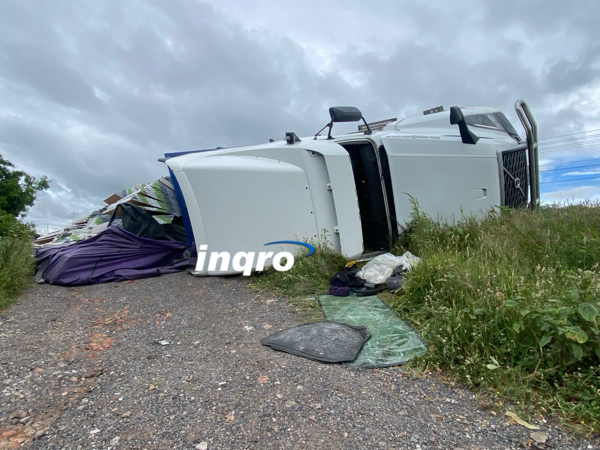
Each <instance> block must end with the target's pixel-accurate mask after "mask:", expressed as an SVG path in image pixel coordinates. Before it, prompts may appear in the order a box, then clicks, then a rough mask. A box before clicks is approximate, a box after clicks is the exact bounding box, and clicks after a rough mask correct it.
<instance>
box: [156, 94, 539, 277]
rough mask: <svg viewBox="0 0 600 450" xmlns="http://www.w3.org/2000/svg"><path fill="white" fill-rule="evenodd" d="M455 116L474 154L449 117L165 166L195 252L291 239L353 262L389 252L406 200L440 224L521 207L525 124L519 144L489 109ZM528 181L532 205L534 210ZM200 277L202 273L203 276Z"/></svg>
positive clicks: (207, 154) (206, 154)
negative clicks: (459, 117) (465, 129)
mask: <svg viewBox="0 0 600 450" xmlns="http://www.w3.org/2000/svg"><path fill="white" fill-rule="evenodd" d="M523 105H524V107H525V109H523V108H520V109H521V111H523V114H525V113H527V114H528V115H527V116H526V119H529V118H531V117H530V116H531V114H530V113H529V110H528V108H527V106H526V105H525V104H524V102H523ZM453 108H455V107H453ZM332 109H333V108H332ZM517 111H518V112H519V107H517ZM460 112H462V114H463V115H464V119H465V121H466V123H467V124H468V125H469V126H470V130H471V132H472V133H474V134H475V135H476V136H477V137H478V138H479V139H478V140H477V142H476V143H475V144H470V143H464V142H463V139H462V138H461V132H459V128H458V127H457V125H452V124H451V123H450V120H449V112H448V111H441V112H436V113H431V114H427V115H423V116H420V117H416V118H411V119H405V120H399V121H394V122H391V123H388V124H386V125H385V126H383V127H381V129H380V130H379V131H374V132H373V133H372V134H367V133H364V134H363V133H352V134H346V135H342V136H336V137H333V138H331V139H328V138H327V137H325V136H317V137H316V139H315V138H314V137H312V136H311V137H307V138H301V139H298V138H297V137H296V136H295V135H294V134H293V133H288V135H289V136H286V139H285V140H281V141H276V142H271V143H267V144H261V145H254V146H247V147H238V148H227V149H216V150H211V151H203V152H198V153H190V154H185V155H182V156H177V157H173V158H169V159H167V160H166V163H167V165H168V166H169V168H170V169H171V171H172V173H173V174H174V175H175V178H176V180H177V183H178V184H179V186H180V189H181V192H182V194H183V198H184V199H185V204H186V207H187V211H188V214H189V218H190V222H191V227H192V229H193V236H194V240H195V242H196V246H197V247H199V246H201V245H206V246H207V251H208V252H229V253H230V254H232V255H233V254H235V253H237V252H257V253H258V252H261V251H265V250H266V249H267V248H266V247H264V245H265V244H266V243H268V242H272V241H282V240H296V241H304V242H313V243H323V242H325V243H326V244H327V245H328V246H329V247H331V248H332V249H334V250H335V251H337V252H340V253H341V254H343V255H344V256H346V257H347V258H357V257H359V256H360V255H361V254H363V253H364V252H367V251H378V250H385V249H387V248H388V247H389V244H390V241H391V240H393V238H394V237H396V236H397V234H398V232H399V228H400V226H401V225H403V224H404V223H405V222H406V221H407V220H408V219H409V218H410V213H411V208H412V206H411V197H412V198H414V199H416V200H417V201H418V204H419V207H420V208H421V209H422V210H423V211H424V212H426V213H427V214H429V215H430V216H432V217H434V218H437V217H439V218H442V219H445V220H452V219H455V218H459V217H460V216H461V214H465V215H469V214H474V215H476V216H483V215H484V214H486V213H487V212H488V211H489V210H490V209H491V208H492V207H495V206H500V205H507V206H513V207H521V206H525V205H527V204H528V184H529V178H530V177H531V176H536V173H537V172H535V173H534V172H531V171H532V170H534V169H536V167H537V153H532V149H533V150H535V148H534V147H536V146H537V142H535V141H536V140H537V138H535V136H529V134H530V131H531V129H532V128H533V132H535V122H534V121H533V118H531V122H532V123H533V124H532V125H531V126H530V127H529V128H528V126H527V123H526V122H524V125H525V126H526V130H527V133H528V139H527V142H525V141H522V140H521V139H520V138H519V137H518V136H517V135H516V132H515V131H514V128H512V126H511V125H510V123H509V122H508V120H507V119H506V118H505V117H504V115H503V114H502V113H501V112H500V111H498V110H496V109H493V108H481V107H478V108H461V109H460ZM359 114H360V112H359ZM332 117H333V115H332ZM519 117H520V118H521V120H522V121H523V120H524V119H523V117H524V116H523V115H522V114H521V113H519ZM333 121H334V120H333V119H332V123H330V124H329V126H332V124H333ZM507 123H508V125H506V124H507ZM330 131H331V130H330ZM530 138H531V139H530ZM534 138H535V139H534ZM530 140H531V141H532V143H531V145H528V144H530V142H529V141H530ZM533 144H535V146H534V145H533ZM528 147H529V148H528ZM534 159H535V160H536V161H535V164H533V165H530V164H529V161H530V160H531V161H533V160H534ZM535 181H536V180H534V183H533V184H532V194H533V195H532V196H531V198H532V199H533V200H532V204H535V203H536V202H537V201H538V199H537V192H534V191H533V187H534V185H535V184H536V183H535ZM271 250H274V251H277V250H285V251H290V252H294V251H296V250H297V247H295V246H293V245H288V244H282V245H280V246H279V247H278V248H273V249H271ZM236 272H238V271H235V270H234V269H232V268H229V269H227V270H216V271H212V272H211V273H210V275H223V274H230V273H236ZM198 274H199V275H208V274H209V273H208V271H207V269H206V268H204V269H203V271H200V273H198Z"/></svg>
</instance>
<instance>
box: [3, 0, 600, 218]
mask: <svg viewBox="0 0 600 450" xmlns="http://www.w3.org/2000/svg"><path fill="white" fill-rule="evenodd" d="M598 17H600V2H598V1H597V0H577V1H576V2H565V1H562V0H561V1H558V0H545V1H536V0H520V1H516V0H504V1H503V2H489V1H485V0H457V1H452V2H450V1H445V0H429V1H427V2H416V1H403V0H389V1H383V0H382V1H370V2H365V1H360V2H358V1H354V0H345V1H343V2H342V1H335V0H334V1H327V0H320V1H315V0H303V1H302V2H291V1H274V0H266V1H258V0H221V1H216V0H215V1H213V0H209V1H194V0H169V1H163V0H154V1H153V0H148V1H142V0H128V1H126V2H114V1H107V0H89V1H88V0H78V1H76V2H74V1H60V0H53V1H52V2H42V1H33V0H32V1H26V0H14V1H11V0H3V1H0V154H2V155H3V157H4V158H6V159H8V160H10V161H12V162H13V163H15V164H17V165H18V168H19V169H22V170H25V171H26V172H28V173H31V174H32V175H36V176H40V175H47V176H48V177H49V178H50V179H51V180H52V187H51V189H50V190H49V191H48V192H45V193H41V194H39V196H38V201H37V204H36V205H35V206H34V207H33V208H32V209H31V210H30V212H29V215H28V219H29V220H33V221H35V222H36V223H37V224H38V227H39V228H45V227H46V225H49V226H50V228H52V227H53V226H54V227H56V226H60V225H67V224H68V223H69V222H70V220H71V218H72V213H77V214H80V213H85V212H87V211H90V210H93V209H96V208H98V207H100V206H101V205H102V204H103V203H102V199H103V198H105V197H107V196H108V195H110V194H111V193H113V192H115V191H118V190H120V189H122V188H124V187H127V186H131V185H133V184H135V183H138V182H142V181H152V180H154V179H156V178H158V177H160V176H163V175H166V174H167V170H166V166H165V165H164V164H161V163H159V162H158V161H157V159H158V158H160V157H161V156H163V154H164V153H165V152H172V151H181V150H190V149H200V148H214V147H217V146H235V145H246V144H256V143H262V142H267V141H268V139H269V138H277V139H279V138H282V137H283V134H284V132H285V131H295V132H296V134H298V135H300V136H302V135H308V134H311V133H313V134H314V133H315V132H316V131H317V130H318V129H319V128H321V127H322V126H323V125H324V124H325V123H327V121H328V119H329V117H328V113H327V108H328V107H329V106H334V105H354V106H357V107H359V108H360V109H361V110H362V112H363V114H364V116H365V117H366V118H367V119H368V120H379V119H385V118H389V117H399V118H401V117H410V116H412V115H418V114H421V111H423V110H424V109H428V108H430V107H434V106H437V105H444V106H445V107H446V108H448V107H450V106H452V105H461V106H493V107H497V108H499V109H501V110H503V111H504V112H505V113H506V115H507V116H508V117H509V119H510V120H511V121H512V122H513V124H514V125H515V127H516V128H517V130H518V131H519V132H520V133H521V135H522V136H523V135H524V133H523V132H522V128H521V126H520V122H519V121H518V119H517V117H516V114H515V113H514V109H513V104H514V102H515V100H517V99H519V98H522V99H524V100H526V101H527V102H528V104H529V106H530V108H531V109H532V111H533V113H534V115H535V117H536V120H537V122H538V127H539V138H540V151H541V154H540V164H541V170H542V171H543V172H542V179H541V182H542V184H541V188H542V193H543V198H544V199H546V200H547V201H551V200H560V199H585V198H589V199H600V147H599V146H598V145H597V143H598V142H600V27H598V26H597V25H598V24H597V20H598ZM594 24H595V25H594Z"/></svg>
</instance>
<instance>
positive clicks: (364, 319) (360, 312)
mask: <svg viewBox="0 0 600 450" xmlns="http://www.w3.org/2000/svg"><path fill="white" fill-rule="evenodd" d="M319 305H320V306H321V309H322V310H323V314H324V315H325V318H326V319H327V320H331V321H336V322H343V323H347V324H350V325H356V326H364V327H366V328H367V330H368V331H369V333H371V339H369V340H368V341H367V342H366V343H365V345H364V346H363V348H362V350H361V352H360V353H359V354H358V357H357V358H356V359H355V360H354V361H353V362H349V363H345V364H348V365H350V366H354V367H363V368H375V367H388V366H396V365H399V364H404V363H405V362H407V361H408V360H410V359H412V358H414V357H416V356H422V355H424V354H425V353H426V351H427V349H426V346H425V343H424V342H423V340H422V339H421V337H420V336H419V335H418V334H417V333H416V332H415V331H414V330H413V329H412V328H411V327H410V326H409V325H408V324H407V323H406V322H404V321H403V320H401V319H400V318H399V317H398V316H397V315H396V313H395V312H394V311H392V310H391V309H390V308H389V307H388V306H387V305H386V304H385V303H383V302H382V301H381V299H380V298H379V297H378V296H376V295H373V296H369V297H357V296H355V295H353V294H350V296H348V297H335V296H333V295H320V296H319Z"/></svg>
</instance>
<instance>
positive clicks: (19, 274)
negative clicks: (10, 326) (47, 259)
mask: <svg viewBox="0 0 600 450" xmlns="http://www.w3.org/2000/svg"><path fill="white" fill-rule="evenodd" d="M34 265H35V261H34V258H33V256H31V227H29V226H28V225H24V224H21V223H20V222H17V221H16V219H14V218H12V217H9V216H8V215H6V214H2V211H0V309H2V308H4V307H5V306H7V305H9V304H11V303H13V302H15V301H16V300H17V299H18V298H19V295H20V294H21V292H22V291H23V289H25V288H27V287H28V286H30V284H31V275H32V274H33V269H34Z"/></svg>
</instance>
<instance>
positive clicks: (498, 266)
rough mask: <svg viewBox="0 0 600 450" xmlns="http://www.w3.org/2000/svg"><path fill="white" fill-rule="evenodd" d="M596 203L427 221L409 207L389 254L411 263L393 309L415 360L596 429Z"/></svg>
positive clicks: (599, 399) (599, 334)
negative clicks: (418, 352) (414, 258)
mask: <svg viewBox="0 0 600 450" xmlns="http://www.w3.org/2000/svg"><path fill="white" fill-rule="evenodd" d="M599 225H600V207H599V206H598V205H570V206H567V207H560V208H559V207H543V208H541V209H539V210H538V211H533V212H532V211H528V210H524V211H516V210H511V211H497V212H495V213H492V214H490V215H489V216H488V217H486V218H485V219H484V220H481V221H477V220H475V219H473V218H465V219H463V220H461V221H459V222H458V223H455V224H439V223H436V222H433V221H431V220H430V219H429V218H428V217H426V216H425V215H424V214H423V213H422V212H420V211H418V209H417V208H416V207H415V209H414V211H413V215H412V220H411V222H410V224H409V227H408V230H409V231H408V232H407V233H405V235H404V236H403V237H402V239H401V240H400V243H399V245H400V246H402V247H403V248H402V249H401V248H397V251H398V252H400V251H402V250H403V249H404V248H406V249H408V250H410V251H411V252H413V253H415V254H417V255H418V256H420V257H421V258H422V263H421V264H419V265H418V266H417V267H415V268H414V269H413V270H412V271H411V273H410V276H409V277H408V279H407V282H406V284H405V292H406V293H405V295H403V296H402V297H399V298H398V299H396V300H395V301H394V307H395V308H396V309H398V310H399V311H401V312H402V315H403V316H404V317H406V318H408V319H409V320H411V321H412V322H413V324H414V325H415V326H416V327H417V329H418V331H419V332H420V333H422V335H423V337H424V338H425V340H426V341H427V342H428V344H429V350H430V352H429V354H428V355H427V356H426V357H425V360H424V363H426V364H432V365H435V366H439V367H445V368H450V369H452V370H453V371H455V373H456V374H457V375H458V376H459V377H461V378H462V379H463V380H464V381H465V382H467V383H468V384H469V385H471V386H473V387H478V388H482V389H484V390H488V391H489V392H493V393H494V394H495V395H498V396H502V397H505V398H508V399H510V400H512V401H514V402H516V403H518V404H519V405H520V407H521V409H523V410H527V409H528V408H529V409H530V410H533V409H534V408H535V407H539V408H543V409H544V410H546V411H557V412H559V413H560V415H561V416H562V417H564V418H565V419H568V420H571V421H577V422H584V423H585V424H586V425H587V426H588V427H589V428H594V427H595V428H596V429H597V428H598V421H599V418H600V378H599V377H598V375H599V374H600V372H599V367H600V330H599V323H598V321H599V320H600V317H598V316H599V314H600V302H599V300H600V270H599V269H600V265H599V262H600V226H599Z"/></svg>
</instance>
